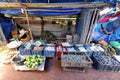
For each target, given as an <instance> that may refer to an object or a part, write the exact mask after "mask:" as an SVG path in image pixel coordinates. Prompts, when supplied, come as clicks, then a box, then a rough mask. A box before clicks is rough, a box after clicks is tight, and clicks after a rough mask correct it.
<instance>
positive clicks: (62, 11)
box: [0, 8, 82, 16]
mask: <svg viewBox="0 0 120 80" xmlns="http://www.w3.org/2000/svg"><path fill="white" fill-rule="evenodd" d="M81 11H82V9H81V8H45V9H38V10H36V11H28V14H33V15H38V16H60V15H73V14H79V13H80V12H81ZM0 13H3V14H12V15H15V14H17V15H18V14H22V11H21V10H20V9H19V10H0Z"/></svg>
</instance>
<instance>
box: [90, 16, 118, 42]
mask: <svg viewBox="0 0 120 80" xmlns="http://www.w3.org/2000/svg"><path fill="white" fill-rule="evenodd" d="M101 24H103V26H104V28H105V29H106V30H107V31H109V32H110V31H112V30H115V31H114V32H113V33H112V34H110V35H106V34H104V32H103V31H102V29H101ZM92 40H93V41H95V42H98V41H99V40H105V41H107V42H110V41H114V40H118V41H120V17H115V18H112V19H109V21H108V22H98V23H97V24H96V26H95V29H94V32H93V35H92Z"/></svg>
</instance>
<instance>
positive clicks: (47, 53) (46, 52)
mask: <svg viewBox="0 0 120 80" xmlns="http://www.w3.org/2000/svg"><path fill="white" fill-rule="evenodd" d="M47 47H52V48H54V50H46V48H47ZM55 53H56V50H55V46H45V47H44V56H45V57H51V58H53V57H55Z"/></svg>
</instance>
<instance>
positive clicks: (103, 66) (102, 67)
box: [92, 55, 120, 72]
mask: <svg viewBox="0 0 120 80" xmlns="http://www.w3.org/2000/svg"><path fill="white" fill-rule="evenodd" d="M99 56H100V55H99ZM102 56H104V55H102ZM111 58H112V59H113V60H115V61H117V60H116V59H115V58H114V57H111ZM105 59H106V58H105ZM92 60H93V63H94V64H93V67H94V68H95V69H97V70H100V71H113V72H119V71H120V64H119V65H117V64H103V63H101V61H100V60H98V57H97V56H93V58H92ZM102 61H104V59H102ZM117 62H118V61H117Z"/></svg>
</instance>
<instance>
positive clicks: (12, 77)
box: [0, 59, 120, 80]
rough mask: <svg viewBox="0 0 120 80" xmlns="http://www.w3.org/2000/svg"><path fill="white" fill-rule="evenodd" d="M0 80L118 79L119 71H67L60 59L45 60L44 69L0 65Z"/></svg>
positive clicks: (119, 79) (119, 76)
mask: <svg viewBox="0 0 120 80" xmlns="http://www.w3.org/2000/svg"><path fill="white" fill-rule="evenodd" d="M0 80H120V72H105V71H97V70H95V69H87V70H86V72H71V71H70V72H68V71H64V70H63V69H62V68H61V67H60V61H58V60H56V59H49V60H47V63H46V67H45V71H44V72H40V71H15V69H14V66H13V65H0Z"/></svg>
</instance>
